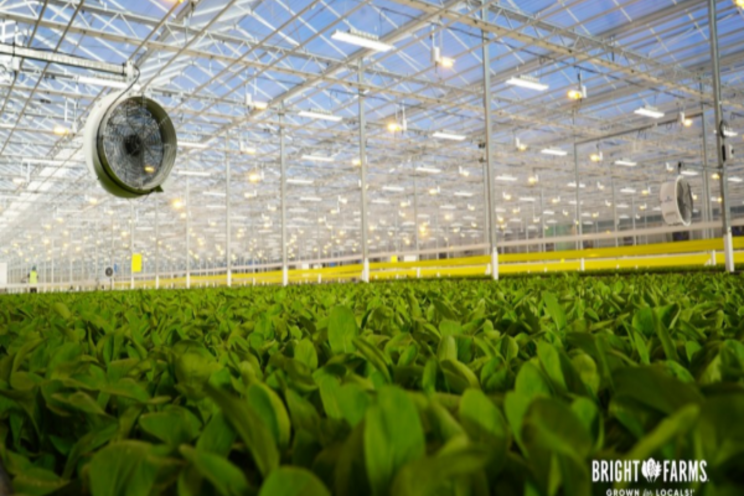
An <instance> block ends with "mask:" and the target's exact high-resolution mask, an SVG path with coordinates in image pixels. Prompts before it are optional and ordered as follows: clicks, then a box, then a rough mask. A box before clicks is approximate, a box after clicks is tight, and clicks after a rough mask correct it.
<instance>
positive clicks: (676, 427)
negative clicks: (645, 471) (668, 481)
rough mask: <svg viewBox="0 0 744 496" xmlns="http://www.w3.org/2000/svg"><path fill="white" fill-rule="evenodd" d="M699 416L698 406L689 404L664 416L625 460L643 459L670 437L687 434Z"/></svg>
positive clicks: (669, 439)
mask: <svg viewBox="0 0 744 496" xmlns="http://www.w3.org/2000/svg"><path fill="white" fill-rule="evenodd" d="M699 416H700V406H698V405H696V404H690V405H687V406H685V407H683V408H680V409H679V410H677V412H675V413H674V414H672V415H670V416H669V417H667V418H665V419H664V420H662V421H661V422H659V425H658V426H656V428H655V429H654V430H653V431H651V432H650V433H649V434H648V435H647V436H646V437H644V438H643V439H641V440H640V441H638V443H637V444H636V445H635V446H634V447H633V449H631V450H630V451H629V452H628V454H627V455H625V459H626V460H645V459H647V458H648V457H650V456H651V455H653V454H654V453H656V452H657V451H658V450H660V449H661V448H663V447H664V446H665V445H666V444H667V443H669V442H670V441H671V440H672V439H674V438H675V437H678V436H683V435H685V434H687V433H688V432H689V431H690V429H691V428H692V427H693V425H695V423H696V422H697V420H698V417H699Z"/></svg>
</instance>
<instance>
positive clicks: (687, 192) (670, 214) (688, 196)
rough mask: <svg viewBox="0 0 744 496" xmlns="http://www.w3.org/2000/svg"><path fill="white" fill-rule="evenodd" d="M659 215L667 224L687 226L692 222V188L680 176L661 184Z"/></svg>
mask: <svg viewBox="0 0 744 496" xmlns="http://www.w3.org/2000/svg"><path fill="white" fill-rule="evenodd" d="M659 199H660V200H661V215H662V217H664V222H666V223H667V224H669V225H672V226H674V225H683V226H689V225H690V224H691V223H692V209H693V200H692V190H691V189H690V184H689V183H688V182H687V180H685V178H684V177H682V176H677V177H676V178H675V180H674V181H669V182H666V183H663V184H662V185H661V190H660V192H659Z"/></svg>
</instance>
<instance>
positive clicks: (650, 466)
mask: <svg viewBox="0 0 744 496" xmlns="http://www.w3.org/2000/svg"><path fill="white" fill-rule="evenodd" d="M641 473H643V476H644V477H646V480H647V481H649V482H654V481H656V479H657V478H658V477H659V475H661V463H659V462H657V461H656V460H654V459H653V458H649V459H648V460H646V461H645V462H643V465H641Z"/></svg>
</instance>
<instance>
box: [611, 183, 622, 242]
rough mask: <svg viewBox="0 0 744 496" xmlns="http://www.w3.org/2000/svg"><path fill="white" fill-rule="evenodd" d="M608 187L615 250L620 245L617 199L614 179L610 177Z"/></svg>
mask: <svg viewBox="0 0 744 496" xmlns="http://www.w3.org/2000/svg"><path fill="white" fill-rule="evenodd" d="M610 185H611V186H612V230H613V231H614V233H615V248H617V247H618V246H619V245H620V243H619V239H618V230H619V229H620V225H619V221H618V218H617V198H616V196H615V178H614V177H612V176H610Z"/></svg>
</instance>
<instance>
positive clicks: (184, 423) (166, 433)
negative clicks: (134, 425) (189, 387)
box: [139, 406, 200, 446]
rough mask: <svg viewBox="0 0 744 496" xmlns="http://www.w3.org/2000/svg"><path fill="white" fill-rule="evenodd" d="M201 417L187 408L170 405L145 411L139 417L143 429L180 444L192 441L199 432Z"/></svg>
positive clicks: (166, 440) (155, 435)
mask: <svg viewBox="0 0 744 496" xmlns="http://www.w3.org/2000/svg"><path fill="white" fill-rule="evenodd" d="M199 424H200V423H199V419H197V418H196V417H195V416H194V414H193V413H191V412H190V411H188V410H187V409H185V408H182V407H178V406H169V407H167V408H166V409H165V410H163V411H161V412H153V413H145V414H143V415H140V417H139V426H140V427H141V428H142V430H143V431H145V432H147V433H148V434H150V435H151V436H153V437H154V438H156V439H159V440H160V441H162V442H164V443H166V444H170V445H171V446H178V445H179V444H182V443H189V442H191V441H192V440H193V439H194V438H195V437H196V436H197V435H198V434H199V428H200V425H199Z"/></svg>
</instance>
